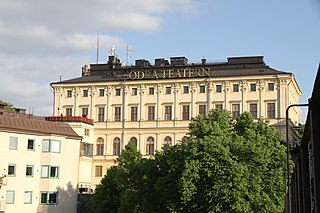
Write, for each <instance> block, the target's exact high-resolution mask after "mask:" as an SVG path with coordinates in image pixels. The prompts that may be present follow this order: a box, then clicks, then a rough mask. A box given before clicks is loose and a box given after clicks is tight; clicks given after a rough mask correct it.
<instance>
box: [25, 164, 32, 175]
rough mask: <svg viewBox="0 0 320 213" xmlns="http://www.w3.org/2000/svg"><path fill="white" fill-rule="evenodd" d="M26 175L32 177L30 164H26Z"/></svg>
mask: <svg viewBox="0 0 320 213" xmlns="http://www.w3.org/2000/svg"><path fill="white" fill-rule="evenodd" d="M26 176H27V177H33V166H32V165H27V166H26Z"/></svg>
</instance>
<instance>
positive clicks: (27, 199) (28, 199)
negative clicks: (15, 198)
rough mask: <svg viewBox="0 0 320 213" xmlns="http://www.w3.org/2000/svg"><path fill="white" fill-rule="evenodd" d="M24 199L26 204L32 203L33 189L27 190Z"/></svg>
mask: <svg viewBox="0 0 320 213" xmlns="http://www.w3.org/2000/svg"><path fill="white" fill-rule="evenodd" d="M23 200H24V203H25V204H31V203H32V191H25V192H24V197H23Z"/></svg>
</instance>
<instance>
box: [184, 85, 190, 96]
mask: <svg viewBox="0 0 320 213" xmlns="http://www.w3.org/2000/svg"><path fill="white" fill-rule="evenodd" d="M183 93H184V94H188V93H189V86H183Z"/></svg>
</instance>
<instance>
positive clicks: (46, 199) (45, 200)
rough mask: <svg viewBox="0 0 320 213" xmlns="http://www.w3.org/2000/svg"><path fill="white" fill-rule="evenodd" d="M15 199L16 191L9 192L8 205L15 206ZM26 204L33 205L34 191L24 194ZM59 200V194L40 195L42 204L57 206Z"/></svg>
mask: <svg viewBox="0 0 320 213" xmlns="http://www.w3.org/2000/svg"><path fill="white" fill-rule="evenodd" d="M14 199H15V191H13V190H8V191H7V192H6V204H14ZM23 200H24V203H25V204H31V203H32V191H25V192H24V199H23ZM57 200H58V192H41V193H40V204H49V205H53V204H57Z"/></svg>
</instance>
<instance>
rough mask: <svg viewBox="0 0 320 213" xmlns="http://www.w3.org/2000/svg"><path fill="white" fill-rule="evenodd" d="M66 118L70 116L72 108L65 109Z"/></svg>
mask: <svg viewBox="0 0 320 213" xmlns="http://www.w3.org/2000/svg"><path fill="white" fill-rule="evenodd" d="M66 116H72V108H66Z"/></svg>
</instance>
